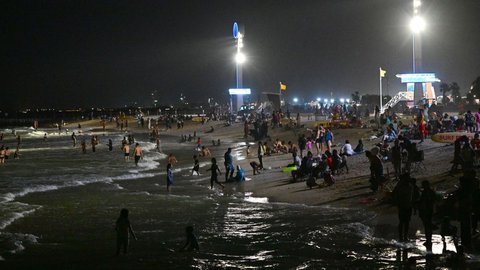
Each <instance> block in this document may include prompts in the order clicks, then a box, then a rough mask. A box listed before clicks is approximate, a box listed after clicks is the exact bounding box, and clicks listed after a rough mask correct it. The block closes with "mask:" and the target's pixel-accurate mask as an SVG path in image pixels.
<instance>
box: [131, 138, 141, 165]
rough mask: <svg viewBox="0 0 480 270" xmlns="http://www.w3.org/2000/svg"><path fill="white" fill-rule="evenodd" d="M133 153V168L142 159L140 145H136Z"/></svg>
mask: <svg viewBox="0 0 480 270" xmlns="http://www.w3.org/2000/svg"><path fill="white" fill-rule="evenodd" d="M133 153H134V158H135V166H138V161H140V159H141V158H143V154H142V148H141V147H140V144H138V143H136V144H135V148H134V149H133Z"/></svg>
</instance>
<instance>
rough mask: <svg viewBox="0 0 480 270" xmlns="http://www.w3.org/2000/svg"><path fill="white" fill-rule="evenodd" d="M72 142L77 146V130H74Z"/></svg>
mask: <svg viewBox="0 0 480 270" xmlns="http://www.w3.org/2000/svg"><path fill="white" fill-rule="evenodd" d="M45 134H46V133H45ZM72 143H73V147H75V146H77V135H75V132H72Z"/></svg>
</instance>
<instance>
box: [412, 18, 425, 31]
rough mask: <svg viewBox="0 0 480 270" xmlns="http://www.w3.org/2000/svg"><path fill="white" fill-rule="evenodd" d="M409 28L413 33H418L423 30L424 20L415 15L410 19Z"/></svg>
mask: <svg viewBox="0 0 480 270" xmlns="http://www.w3.org/2000/svg"><path fill="white" fill-rule="evenodd" d="M410 29H411V30H412V32H414V33H420V32H422V31H423V30H425V20H424V19H423V18H422V17H420V16H415V17H413V18H412V20H411V21H410Z"/></svg>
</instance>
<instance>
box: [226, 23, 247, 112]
mask: <svg viewBox="0 0 480 270" xmlns="http://www.w3.org/2000/svg"><path fill="white" fill-rule="evenodd" d="M233 38H234V39H235V41H236V47H237V53H236V54H235V70H236V72H235V75H236V80H237V89H240V88H242V86H243V85H242V65H243V63H245V61H246V57H245V55H244V54H243V53H242V48H243V34H242V33H240V31H239V30H238V24H237V23H236V22H235V23H234V24H233ZM236 104H237V106H236V108H237V109H238V108H240V106H241V105H243V96H242V95H236ZM233 111H234V109H233V100H232V96H231V95H230V112H232V113H233Z"/></svg>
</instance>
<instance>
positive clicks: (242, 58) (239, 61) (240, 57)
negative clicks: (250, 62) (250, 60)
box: [235, 52, 246, 84]
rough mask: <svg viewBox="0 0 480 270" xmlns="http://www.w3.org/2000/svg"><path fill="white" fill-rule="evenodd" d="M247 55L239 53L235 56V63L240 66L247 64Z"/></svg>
mask: <svg viewBox="0 0 480 270" xmlns="http://www.w3.org/2000/svg"><path fill="white" fill-rule="evenodd" d="M245 60H246V58H245V55H244V54H243V53H241V52H238V53H237V54H236V55H235V62H236V63H237V64H239V65H241V64H243V63H245ZM237 84H238V79H237Z"/></svg>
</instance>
